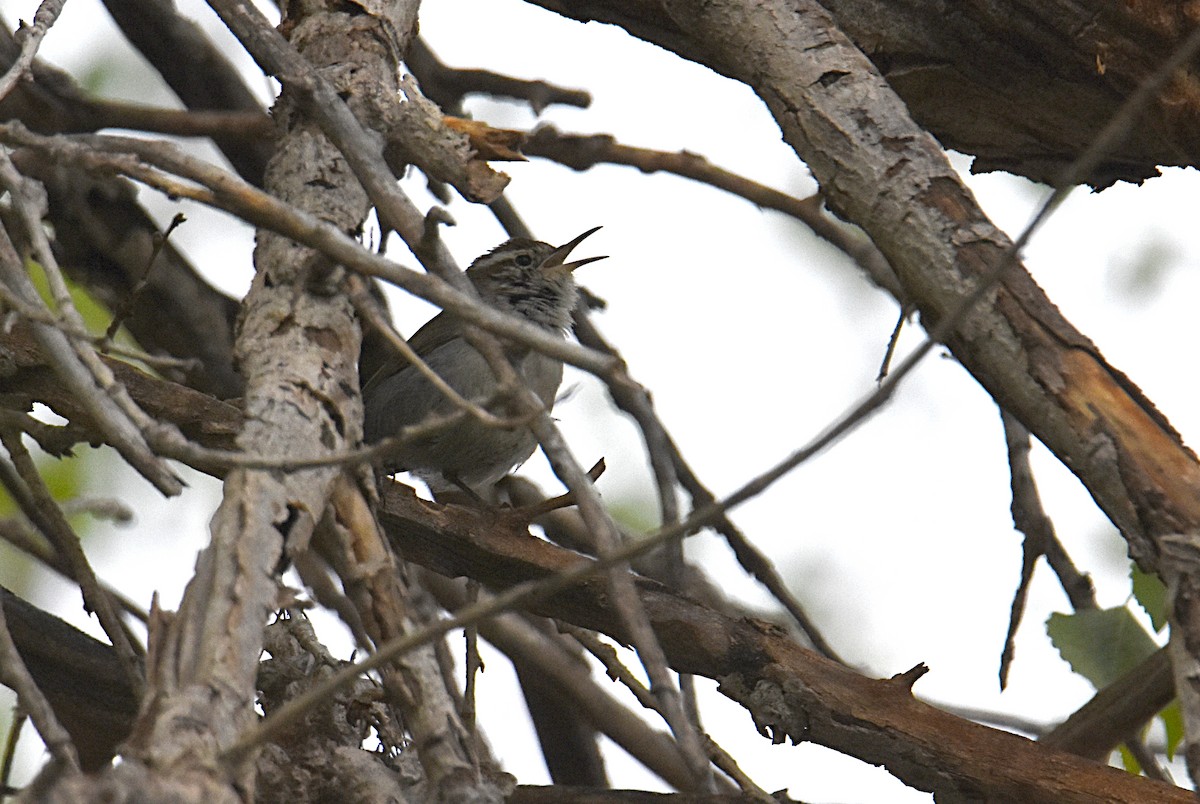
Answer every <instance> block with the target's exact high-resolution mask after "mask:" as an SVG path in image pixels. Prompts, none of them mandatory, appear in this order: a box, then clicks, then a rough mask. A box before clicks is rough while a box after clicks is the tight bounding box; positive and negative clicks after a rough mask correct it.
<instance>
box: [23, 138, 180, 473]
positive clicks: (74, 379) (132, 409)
mask: <svg viewBox="0 0 1200 804" xmlns="http://www.w3.org/2000/svg"><path fill="white" fill-rule="evenodd" d="M0 186H2V187H3V188H4V189H6V190H7V191H8V194H9V198H10V202H11V204H12V206H13V209H14V210H15V211H16V212H17V213H18V215H19V216H20V219H21V222H22V224H23V226H24V228H25V235H26V238H27V240H28V242H29V243H30V244H31V247H32V249H33V254H34V257H35V258H36V259H37V261H38V262H39V263H40V264H41V266H42V270H43V273H44V275H45V277H46V282H47V285H48V286H49V288H50V293H51V296H52V297H53V298H54V301H55V303H56V304H57V305H58V310H59V313H60V314H61V315H62V316H63V317H64V318H65V319H66V320H67V321H68V322H69V323H70V324H71V326H72V327H74V328H76V329H85V328H86V327H85V326H84V323H83V317H82V316H81V315H80V314H79V311H78V310H76V309H75V305H74V303H73V302H72V301H71V294H70V292H69V290H68V289H67V285H66V281H65V280H64V279H63V277H62V273H61V272H60V271H59V268H58V262H57V260H56V259H55V257H54V253H53V251H52V249H51V248H50V242H49V240H48V239H47V236H46V232H45V230H44V229H43V227H42V224H41V214H40V212H39V209H38V205H37V204H36V203H35V201H34V200H33V199H32V198H30V197H29V195H30V193H31V192H33V191H32V189H31V188H33V187H35V186H36V187H37V190H40V191H41V193H39V195H43V194H44V190H43V189H42V188H41V187H40V185H35V184H34V183H33V182H32V180H30V179H27V178H25V177H23V176H22V175H21V174H20V173H18V172H17V169H16V167H15V166H14V165H13V163H12V160H11V159H10V158H9V155H8V153H7V152H5V151H0ZM0 272H2V275H3V278H4V281H5V282H6V283H7V284H8V285H9V287H10V288H11V289H12V290H13V291H15V292H16V293H17V294H19V295H20V296H21V297H23V298H24V299H25V301H26V302H28V303H30V304H39V303H40V302H41V298H40V296H38V294H37V291H36V290H35V289H34V287H33V283H32V282H31V281H30V279H29V277H28V276H27V275H26V274H25V271H24V268H23V266H22V265H21V264H20V258H19V256H18V255H17V253H16V249H15V248H14V247H13V245H12V242H11V240H9V238H8V234H7V233H6V232H3V233H0ZM33 331H34V334H35V336H36V337H37V339H38V341H39V343H40V345H41V346H42V348H43V349H44V350H45V351H46V353H47V357H49V358H51V360H52V363H53V365H54V367H55V368H56V370H57V371H58V374H59V376H60V377H61V378H62V380H63V381H64V383H66V384H67V385H68V386H70V387H71V388H72V389H73V390H74V391H75V393H76V394H77V396H78V397H79V402H80V403H81V404H83V405H84V406H85V407H87V408H88V411H89V412H90V413H91V414H92V415H93V417H94V418H95V420H96V424H97V425H98V426H99V427H100V429H101V430H102V431H103V432H104V434H105V436H106V437H107V438H108V440H109V443H110V444H111V445H112V446H113V447H114V448H116V450H117V451H118V452H120V453H121V455H122V457H124V458H125V460H126V461H127V462H128V463H129V465H130V466H132V467H133V468H134V469H136V470H137V471H138V472H139V473H140V474H141V475H142V476H143V477H145V478H146V479H147V480H149V481H150V482H151V483H152V484H153V485H154V487H155V488H157V489H158V490H159V491H160V492H162V493H163V494H164V495H167V496H174V495H176V494H179V493H180V492H181V491H183V482H182V481H181V480H180V479H179V477H178V476H176V475H175V473H174V472H173V471H172V470H171V468H170V466H168V465H167V463H166V462H165V461H163V460H161V459H160V458H158V457H157V456H156V455H154V453H153V452H152V451H151V450H150V448H149V446H148V445H147V444H146V442H145V439H144V437H143V435H142V432H141V431H142V430H143V429H144V428H145V427H146V426H147V425H148V424H149V423H150V422H151V421H152V420H151V419H150V417H149V416H147V415H146V413H145V412H144V411H142V410H141V409H140V408H139V407H138V406H137V404H136V403H134V402H133V400H132V399H130V397H129V394H128V392H126V391H125V389H124V388H123V387H122V386H121V385H120V383H118V382H117V381H116V380H115V379H114V377H113V374H112V370H111V369H109V367H108V366H106V365H105V364H104V362H103V361H102V360H100V357H99V356H98V355H97V354H96V352H95V351H94V350H93V349H91V348H90V347H88V346H85V345H81V344H80V343H79V342H78V341H71V340H69V339H68V338H66V336H64V335H63V334H62V333H61V332H59V331H58V330H57V329H56V328H54V327H48V326H46V325H34V326H33Z"/></svg>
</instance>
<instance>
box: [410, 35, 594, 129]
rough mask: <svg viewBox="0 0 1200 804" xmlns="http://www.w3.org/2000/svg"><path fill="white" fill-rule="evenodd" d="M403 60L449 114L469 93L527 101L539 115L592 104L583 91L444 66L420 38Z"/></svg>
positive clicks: (586, 93)
mask: <svg viewBox="0 0 1200 804" xmlns="http://www.w3.org/2000/svg"><path fill="white" fill-rule="evenodd" d="M405 61H406V63H407V64H408V66H409V69H411V70H412V71H413V73H414V74H415V75H416V76H417V78H418V79H419V80H420V82H421V89H422V91H424V92H425V93H426V94H427V95H428V96H429V97H430V98H431V99H432V100H433V101H435V102H436V103H437V105H438V106H441V107H442V108H443V109H445V110H446V111H447V112H451V113H453V112H455V111H457V109H458V108H459V107H460V104H461V103H462V99H463V97H464V96H466V95H469V94H472V93H482V94H485V95H492V96H496V97H502V98H514V99H516V100H523V101H527V102H528V103H529V105H530V106H531V107H533V111H534V113H535V114H539V115H540V114H541V113H542V111H543V110H544V109H545V108H546V107H547V106H550V105H551V104H555V103H558V104H563V105H565V106H576V107H578V108H580V109H586V108H587V107H588V106H590V105H591V103H592V96H591V94H590V93H588V92H587V91H586V90H582V89H567V88H565V87H560V86H556V85H554V84H549V83H547V82H545V81H528V80H524V79H520V78H513V77H511V76H507V75H502V74H500V73H494V72H492V71H491V70H466V69H460V68H457V67H447V66H446V65H445V64H443V63H442V62H441V61H440V60H439V59H438V57H437V56H435V55H434V53H433V51H432V50H430V49H429V45H427V44H426V43H425V41H424V40H423V39H421V37H419V36H414V37H413V40H412V43H411V44H410V45H409V48H408V57H407V58H406V59H405Z"/></svg>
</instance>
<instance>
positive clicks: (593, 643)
mask: <svg viewBox="0 0 1200 804" xmlns="http://www.w3.org/2000/svg"><path fill="white" fill-rule="evenodd" d="M558 627H559V629H561V630H562V631H563V632H564V633H567V634H570V635H571V636H572V637H574V638H575V640H576V641H578V642H579V644H580V645H582V646H583V647H584V649H585V650H587V652H588V653H590V654H592V656H594V657H595V658H596V659H597V660H599V662H600V663H601V664H602V665H604V670H605V672H606V673H608V677H609V678H611V679H613V680H614V681H618V682H620V683H621V684H622V685H624V686H625V688H626V689H627V690H629V691H630V692H631V693H632V694H633V697H634V698H636V699H637V702H638V703H639V704H641V705H642V706H643V707H645V708H646V709H649V710H650V711H652V712H658V713H659V714H660V715H661V714H662V710H661V709H659V705H658V701H657V700H656V699H655V697H654V696H653V695H651V694H650V690H648V689H646V687H645V686H644V685H643V684H642V682H641V681H639V680H638V678H637V677H636V676H635V675H634V674H633V673H631V672H630V671H629V668H627V667H625V665H624V664H622V663H621V660H620V659H619V658H618V657H617V651H616V649H614V648H613V647H612V646H611V645H609V644H607V643H605V642H603V641H602V640H600V638H599V637H597V636H596V634H595V633H594V632H592V631H588V630H587V629H585V628H579V627H578V626H574V625H570V624H569V623H563V622H560V623H558ZM700 739H701V740H702V741H703V743H704V747H705V753H706V754H707V755H708V758H709V760H710V761H711V762H712V763H713V764H715V765H717V767H719V768H720V769H721V770H723V771H726V772H727V773H728V774H729V776H730V777H731V778H733V779H734V780H735V781H736V782H737V783H738V787H740V788H741V789H742V790H743V791H745V792H746V793H748V794H749V795H750V796H751V798H753V799H754V800H756V801H765V802H773V801H775V799H773V798H771V796H769V795H767V792H766V791H765V790H763V789H762V788H761V787H759V786H758V785H757V784H755V783H754V781H753V780H752V779H750V777H748V776H746V775H745V774H744V773H742V772H741V770H740V769H739V768H738V766H737V763H736V762H735V761H734V760H733V758H732V757H731V756H729V754H728V752H726V751H725V749H724V748H722V747H721V746H720V745H719V744H718V743H717V741H716V740H714V739H713V738H712V737H711V736H710V735H709V734H706V733H704V732H701V733H700Z"/></svg>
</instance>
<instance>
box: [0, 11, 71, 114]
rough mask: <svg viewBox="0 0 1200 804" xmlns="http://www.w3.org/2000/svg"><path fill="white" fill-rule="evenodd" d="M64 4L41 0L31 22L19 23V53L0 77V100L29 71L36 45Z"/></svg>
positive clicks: (39, 42) (37, 45) (43, 36)
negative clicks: (30, 23) (27, 23)
mask: <svg viewBox="0 0 1200 804" xmlns="http://www.w3.org/2000/svg"><path fill="white" fill-rule="evenodd" d="M64 5H66V0H42V3H41V5H39V6H38V10H37V11H35V12H34V14H33V24H32V25H26V24H25V23H24V22H22V23H21V27H20V28H19V29H18V30H17V39H18V40H19V41H20V42H21V53H20V55H19V56H17V58H16V60H15V61H14V62H13V64H12V66H11V67H9V68H8V70H7V71H6V72H5V73H4V75H3V76H2V77H0V100H3V99H4V98H6V97H8V93H10V92H12V89H13V87H15V86H16V85H17V82H18V81H20V80H21V78H22V77H24V75H25V73H26V72H28V71H29V67H30V66H31V65H32V64H33V58H34V56H36V55H37V51H38V47H40V46H41V44H42V40H43V39H45V38H46V34H48V33H49V32H50V27H51V26H52V25H54V23H55V21H56V20H57V19H58V15H59V14H60V13H62V9H63V6H64Z"/></svg>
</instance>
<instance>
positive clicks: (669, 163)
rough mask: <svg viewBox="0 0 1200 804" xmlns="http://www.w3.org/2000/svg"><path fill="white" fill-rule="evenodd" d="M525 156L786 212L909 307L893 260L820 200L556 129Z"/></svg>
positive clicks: (541, 134) (530, 145)
mask: <svg viewBox="0 0 1200 804" xmlns="http://www.w3.org/2000/svg"><path fill="white" fill-rule="evenodd" d="M521 150H522V152H523V153H525V154H527V155H529V156H540V157H543V158H545V159H550V160H552V161H555V162H558V163H560V164H563V165H566V166H567V167H570V168H574V169H575V170H587V169H589V168H591V167H593V166H595V165H597V164H601V163H609V164H615V165H628V166H630V167H635V168H637V169H638V170H640V171H642V172H643V173H656V172H659V171H662V172H666V173H672V174H674V175H676V176H682V177H684V178H688V179H692V180H694V181H698V182H701V183H702V184H708V185H710V186H712V187H716V188H717V189H720V190H724V191H726V192H728V193H732V194H733V195H736V196H739V197H741V198H744V199H746V200H747V201H749V202H751V203H752V204H756V205H758V206H760V207H764V208H766V209H773V210H775V211H777V212H782V213H783V214H785V215H789V216H791V217H793V218H795V219H796V220H798V221H800V222H802V223H804V224H805V225H806V226H808V228H809V229H810V230H812V233H813V234H815V235H816V236H817V237H819V238H821V239H822V240H824V241H826V242H827V243H829V244H830V245H832V246H834V247H835V248H837V249H838V250H840V251H842V252H843V253H845V254H846V256H848V257H850V259H852V260H854V262H855V263H856V264H857V265H858V266H859V268H861V269H862V271H863V273H864V274H866V276H867V278H868V279H870V280H871V282H873V283H874V284H876V285H878V286H879V287H881V288H883V289H884V290H886V291H888V292H889V293H890V294H892V296H894V297H895V298H896V300H897V301H899V302H900V304H901V306H903V305H904V299H905V298H906V295H905V292H904V288H903V286H901V284H900V280H899V279H898V278H897V277H896V273H895V271H893V270H892V267H891V265H889V264H888V261H887V258H886V257H884V256H883V254H882V253H881V252H880V251H879V249H877V248H876V247H875V245H874V244H873V243H872V242H871V241H870V239H868V238H867V237H865V236H861V235H858V236H856V235H855V234H854V232H853V230H852V229H850V228H849V227H846V226H844V225H841V224H838V223H837V222H835V221H834V220H832V219H831V218H830V217H829V216H827V215H825V214H824V213H823V212H822V211H821V206H822V198H821V196H820V195H813V196H809V197H808V198H796V197H795V196H791V195H788V194H787V193H782V192H780V191H778V190H775V189H772V188H770V187H767V186H766V185H763V184H759V183H758V182H756V181H752V180H751V179H748V178H746V177H744V176H739V175H738V174H736V173H732V172H730V171H728V170H725V169H723V168H720V167H717V166H716V165H713V164H712V163H711V162H709V161H708V160H707V159H705V158H704V157H703V156H701V155H699V154H695V153H692V152H690V151H679V152H677V153H670V152H667V151H656V150H652V149H650V148H637V147H634V146H631V145H623V144H621V143H619V142H617V140H616V138H614V137H613V136H611V135H608V134H592V135H584V134H563V133H561V132H559V131H558V130H557V129H556V128H554V126H551V125H543V126H539V127H538V128H537V129H535V130H534V131H533V132H531V133H530V134H529V136H528V137H527V138H526V140H525V143H524V145H523V146H522V149H521Z"/></svg>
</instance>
